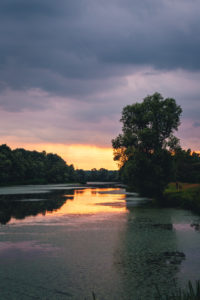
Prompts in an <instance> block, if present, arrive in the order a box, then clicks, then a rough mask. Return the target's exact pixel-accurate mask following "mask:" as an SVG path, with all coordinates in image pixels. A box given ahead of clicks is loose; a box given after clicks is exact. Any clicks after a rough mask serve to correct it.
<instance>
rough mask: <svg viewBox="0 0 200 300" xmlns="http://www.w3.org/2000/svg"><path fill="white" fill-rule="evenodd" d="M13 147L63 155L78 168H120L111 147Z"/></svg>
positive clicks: (23, 145) (41, 145) (67, 161)
mask: <svg viewBox="0 0 200 300" xmlns="http://www.w3.org/2000/svg"><path fill="white" fill-rule="evenodd" d="M8 146H9V147H11V148H12V149H16V148H24V149H26V150H31V151H32V150H36V151H39V152H41V151H46V152H47V153H55V154H58V155H59V156H61V157H62V158H63V159H64V160H65V161H66V163H67V164H73V165H74V167H75V168H76V169H84V170H91V169H92V168H96V169H100V168H105V169H108V170H118V167H117V163H116V162H115V161H114V160H113V149H112V148H111V147H98V146H93V145H81V144H80V145H76V144H73V145H72V144H71V145H66V144H44V143H42V144H21V143H20V144H18V143H13V144H8Z"/></svg>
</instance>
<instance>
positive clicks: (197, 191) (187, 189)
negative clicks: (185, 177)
mask: <svg viewBox="0 0 200 300" xmlns="http://www.w3.org/2000/svg"><path fill="white" fill-rule="evenodd" d="M164 205H165V206H170V207H180V208H185V209H190V210H193V211H196V212H198V213H200V184H198V183H179V185H178V189H177V186H176V183H170V184H169V186H168V188H167V189H166V190H165V192H164Z"/></svg>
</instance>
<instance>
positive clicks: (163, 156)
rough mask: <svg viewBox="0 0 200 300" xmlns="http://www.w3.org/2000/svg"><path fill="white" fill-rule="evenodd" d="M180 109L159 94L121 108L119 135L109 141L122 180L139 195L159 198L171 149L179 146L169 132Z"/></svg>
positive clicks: (167, 176)
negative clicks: (120, 129) (119, 168)
mask: <svg viewBox="0 0 200 300" xmlns="http://www.w3.org/2000/svg"><path fill="white" fill-rule="evenodd" d="M181 112H182V110H181V108H180V106H179V105H177V104H176V101H175V100H174V99H171V98H167V99H163V97H162V96H161V95H160V94H159V93H155V94H153V95H151V96H147V97H146V98H145V99H144V100H143V102H142V103H135V104H133V105H128V106H126V107H125V108H124V109H123V112H122V118H121V122H122V123H123V126H122V134H120V135H119V136H118V137H117V138H116V139H113V140H112V145H113V149H114V160H117V161H119V166H120V167H121V172H120V173H121V175H122V179H123V181H125V182H126V183H128V184H129V185H130V186H131V187H132V188H134V189H135V190H136V191H138V192H140V193H141V194H144V195H148V196H153V197H156V198H159V197H161V196H162V193H163V191H164V189H165V188H166V186H167V184H168V183H169V181H170V179H171V178H172V174H173V170H174V169H173V159H172V152H174V151H175V150H176V149H178V148H180V146H179V141H178V139H177V138H176V137H175V136H174V135H173V132H174V131H175V130H177V129H178V126H179V124H180V120H179V117H180V114H181Z"/></svg>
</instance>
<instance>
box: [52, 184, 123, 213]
mask: <svg viewBox="0 0 200 300" xmlns="http://www.w3.org/2000/svg"><path fill="white" fill-rule="evenodd" d="M118 190H119V191H120V189H114V188H113V189H112V188H110V189H90V188H89V189H84V190H82V191H77V190H75V192H74V196H73V199H71V200H73V201H70V199H69V200H67V201H66V203H65V204H64V205H63V206H62V207H61V208H60V209H59V210H57V211H53V212H51V213H47V216H49V215H58V214H59V215H73V214H74V215H85V214H98V213H108V212H110V213H119V212H125V211H126V208H125V198H126V197H125V195H124V194H117V191H118ZM100 191H105V192H107V193H105V194H104V193H99V192H100ZM112 191H115V193H116V194H114V193H112V194H110V192H112ZM65 196H66V197H68V195H67V194H66V195H65ZM69 196H70V195H69ZM122 200H123V201H122ZM118 201H119V202H118ZM105 202H106V204H105ZM113 202H115V203H118V204H119V205H117V206H114V205H113Z"/></svg>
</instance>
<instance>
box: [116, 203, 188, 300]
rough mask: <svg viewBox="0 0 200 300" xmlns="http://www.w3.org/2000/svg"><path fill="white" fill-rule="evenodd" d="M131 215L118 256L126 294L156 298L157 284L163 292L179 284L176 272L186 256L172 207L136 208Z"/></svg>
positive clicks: (125, 297)
mask: <svg viewBox="0 0 200 300" xmlns="http://www.w3.org/2000/svg"><path fill="white" fill-rule="evenodd" d="M127 218H128V219H127V227H126V229H125V232H123V234H122V237H121V245H120V248H119V250H118V251H117V252H116V256H115V264H116V267H117V269H118V271H119V272H120V274H121V276H122V281H123V297H124V299H127V300H128V299H136V300H137V299H144V300H146V299H156V295H157V290H156V287H158V288H159V291H160V292H161V293H162V294H165V293H167V292H169V291H172V289H173V288H175V286H176V274H177V272H178V271H179V266H180V264H181V262H182V260H183V259H185V255H184V253H181V252H179V251H178V249H177V239H176V233H175V231H174V230H173V225H172V224H171V223H170V222H171V213H170V210H160V209H147V208H146V209H145V208H134V210H133V211H132V212H131V211H130V213H129V215H128V217H127ZM158 298H159V297H158ZM122 299H123V298H122Z"/></svg>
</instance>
